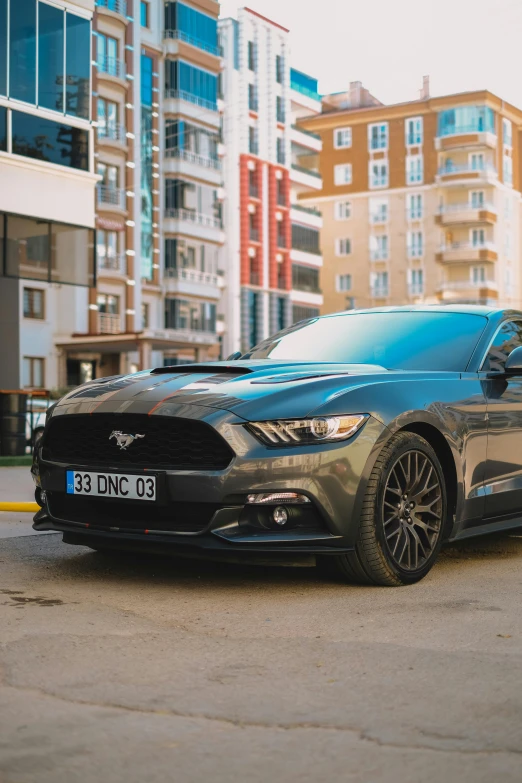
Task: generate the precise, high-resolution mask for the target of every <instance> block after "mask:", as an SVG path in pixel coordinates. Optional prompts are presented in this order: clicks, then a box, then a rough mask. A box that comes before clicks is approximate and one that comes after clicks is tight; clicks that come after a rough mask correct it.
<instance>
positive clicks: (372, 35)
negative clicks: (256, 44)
mask: <svg viewBox="0 0 522 783" xmlns="http://www.w3.org/2000/svg"><path fill="white" fill-rule="evenodd" d="M245 5H246V6H247V7H249V8H252V9H253V10H254V11H258V12H259V13H261V14H263V15H264V16H267V17H269V18H270V19H273V20H274V21H276V22H278V23H279V24H282V25H283V26H284V27H288V28H289V29H290V31H291V35H292V37H291V49H292V65H293V66H294V67H296V68H298V69H300V70H303V71H305V72H307V73H309V74H310V75H311V76H315V77H316V78H318V79H319V92H321V93H329V92H338V91H341V90H343V89H345V88H346V87H347V86H348V84H349V83H350V82H351V81H362V83H363V84H364V86H365V87H367V88H368V89H369V90H370V92H372V93H373V94H374V95H375V96H376V97H377V98H379V100H381V101H382V102H383V103H398V102H400V101H407V100H414V99H415V98H418V97H419V90H420V88H421V86H422V77H423V76H424V75H429V76H430V85H431V94H432V95H446V94H451V93H455V92H464V91H468V90H478V89H488V90H491V91H492V92H494V93H496V94H497V95H499V96H500V97H501V98H503V99H504V100H506V101H508V102H510V103H513V104H515V105H516V106H519V107H520V108H522V57H521V54H520V50H521V46H520V40H521V33H522V0H495V1H494V2H492V0H357V2H355V0H318V2H313V3H312V2H311V0H245V2H243V3H237V2H235V0H221V15H222V16H234V15H235V13H236V12H237V9H238V8H241V7H243V6H245Z"/></svg>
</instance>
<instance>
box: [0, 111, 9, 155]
mask: <svg viewBox="0 0 522 783" xmlns="http://www.w3.org/2000/svg"><path fill="white" fill-rule="evenodd" d="M0 150H3V152H6V151H7V109H6V108H5V106H0Z"/></svg>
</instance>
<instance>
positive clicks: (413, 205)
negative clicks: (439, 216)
mask: <svg viewBox="0 0 522 783" xmlns="http://www.w3.org/2000/svg"><path fill="white" fill-rule="evenodd" d="M406 203H407V212H408V220H421V218H422V206H423V205H422V193H408V197H407V202H406Z"/></svg>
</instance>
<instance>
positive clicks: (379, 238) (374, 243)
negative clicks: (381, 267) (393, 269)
mask: <svg viewBox="0 0 522 783" xmlns="http://www.w3.org/2000/svg"><path fill="white" fill-rule="evenodd" d="M388 252H389V242H388V235H387V234H376V235H375V236H371V237H370V259H371V261H386V259H387V258H388Z"/></svg>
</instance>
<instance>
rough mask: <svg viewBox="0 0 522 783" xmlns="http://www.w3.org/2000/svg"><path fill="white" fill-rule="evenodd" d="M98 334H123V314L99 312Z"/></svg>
mask: <svg viewBox="0 0 522 783" xmlns="http://www.w3.org/2000/svg"><path fill="white" fill-rule="evenodd" d="M98 334H121V315H119V314H116V313H98Z"/></svg>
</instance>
